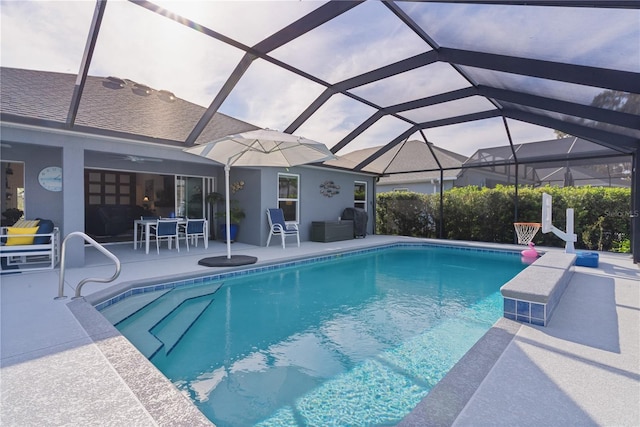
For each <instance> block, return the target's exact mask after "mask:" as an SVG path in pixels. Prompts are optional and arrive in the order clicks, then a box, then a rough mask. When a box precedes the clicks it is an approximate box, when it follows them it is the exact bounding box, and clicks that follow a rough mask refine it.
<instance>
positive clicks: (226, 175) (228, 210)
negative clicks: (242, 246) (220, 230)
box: [224, 165, 231, 259]
mask: <svg viewBox="0 0 640 427" xmlns="http://www.w3.org/2000/svg"><path fill="white" fill-rule="evenodd" d="M229 169H231V167H230V166H229V165H225V166H224V185H225V188H226V190H225V193H227V197H226V200H225V214H226V215H225V223H226V224H225V226H226V230H227V259H231V225H230V224H229V220H230V214H231V208H230V205H231V202H230V200H229V197H230V195H229Z"/></svg>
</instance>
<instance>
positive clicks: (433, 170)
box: [326, 140, 467, 185]
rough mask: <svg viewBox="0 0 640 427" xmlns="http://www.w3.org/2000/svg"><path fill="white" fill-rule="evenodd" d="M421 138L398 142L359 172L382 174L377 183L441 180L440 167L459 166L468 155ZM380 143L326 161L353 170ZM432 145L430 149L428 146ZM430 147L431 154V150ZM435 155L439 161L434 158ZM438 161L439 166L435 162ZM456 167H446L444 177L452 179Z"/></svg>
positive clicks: (373, 152)
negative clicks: (437, 145) (420, 139)
mask: <svg viewBox="0 0 640 427" xmlns="http://www.w3.org/2000/svg"><path fill="white" fill-rule="evenodd" d="M428 144H429V146H427V144H426V143H424V142H422V141H417V140H411V141H406V142H405V143H403V144H398V145H396V146H395V147H393V148H392V149H391V150H389V151H387V152H386V153H384V154H382V155H381V156H380V157H378V158H377V159H375V160H373V161H372V162H371V163H369V164H368V165H367V166H365V167H364V168H363V169H362V171H364V172H372V173H377V174H380V175H389V176H383V177H381V178H380V181H379V184H381V185H392V184H407V183H415V182H426V181H430V180H432V179H438V180H439V179H440V166H441V167H442V168H444V169H455V168H459V167H461V166H462V163H463V162H464V161H465V160H467V158H466V157H465V156H463V155H461V154H458V153H454V152H453V151H449V150H445V149H443V148H440V147H436V146H435V145H433V144H431V143H428ZM382 148H383V146H377V147H370V148H364V149H362V150H356V151H352V152H350V153H346V154H344V155H341V156H340V158H339V159H338V160H333V161H330V162H326V164H329V165H332V166H339V167H345V168H349V169H352V168H354V167H355V166H356V165H358V164H359V163H361V162H362V161H364V160H366V159H367V158H369V157H370V156H372V155H374V154H375V153H376V152H377V151H379V150H380V149H382ZM430 148H431V149H430ZM431 150H433V154H432V152H431ZM434 154H435V156H436V157H437V159H438V161H436V160H435V159H434ZM438 162H439V163H440V166H439V165H438ZM458 173H459V170H445V171H444V178H445V179H455V178H456V177H457V176H458Z"/></svg>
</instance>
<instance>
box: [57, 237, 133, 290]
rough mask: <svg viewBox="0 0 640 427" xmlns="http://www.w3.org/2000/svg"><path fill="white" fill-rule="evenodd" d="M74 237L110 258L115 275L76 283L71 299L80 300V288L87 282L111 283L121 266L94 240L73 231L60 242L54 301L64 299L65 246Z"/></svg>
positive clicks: (113, 256) (112, 255)
mask: <svg viewBox="0 0 640 427" xmlns="http://www.w3.org/2000/svg"><path fill="white" fill-rule="evenodd" d="M75 236H77V237H82V238H83V239H84V241H86V242H89V243H90V244H91V246H93V247H94V248H96V249H97V250H99V251H100V252H102V253H103V254H104V255H106V256H107V257H108V258H110V259H111V260H112V261H113V262H114V264H115V265H116V271H115V273H113V276H111V277H109V278H106V279H104V278H96V277H87V278H86V279H82V280H81V281H80V282H79V283H78V286H77V287H76V292H75V296H74V297H73V299H76V298H81V291H82V287H83V286H84V285H85V283H88V282H96V283H110V282H113V281H114V280H115V279H116V278H117V277H118V276H119V275H120V270H121V265H120V260H119V259H118V257H117V256H115V255H114V254H112V253H111V252H110V251H109V250H107V248H105V247H104V246H102V245H101V244H100V243H98V242H96V241H95V240H93V239H92V238H91V237H89V236H87V235H86V234H85V233H83V232H81V231H74V232H72V233H69V234H67V236H66V237H65V238H64V240H63V241H62V250H61V251H60V252H61V255H60V282H59V285H58V296H57V297H55V298H54V299H64V298H66V296H65V295H64V274H65V267H66V263H65V258H66V246H67V241H68V240H69V239H70V238H71V237H75Z"/></svg>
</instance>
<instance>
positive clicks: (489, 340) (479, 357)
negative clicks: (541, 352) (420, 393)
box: [397, 318, 522, 427]
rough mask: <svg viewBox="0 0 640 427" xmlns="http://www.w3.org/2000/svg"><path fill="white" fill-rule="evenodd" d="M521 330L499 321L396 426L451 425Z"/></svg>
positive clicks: (511, 324)
mask: <svg viewBox="0 0 640 427" xmlns="http://www.w3.org/2000/svg"><path fill="white" fill-rule="evenodd" d="M521 327H522V324H520V323H518V322H514V321H511V320H509V319H505V318H501V319H499V320H498V321H497V322H496V323H495V324H494V325H493V327H492V328H491V329H490V330H489V331H487V333H486V334H484V335H483V336H482V338H480V340H479V341H478V342H477V343H475V344H474V346H473V347H471V349H470V350H469V351H468V352H467V353H466V354H465V355H464V356H463V357H462V359H460V360H459V361H458V363H456V364H455V365H454V366H453V368H451V370H450V371H449V372H448V373H447V374H446V375H445V376H444V378H443V379H442V380H440V381H439V382H438V384H436V386H435V387H434V388H433V389H432V390H431V391H430V392H429V394H427V396H426V397H425V398H424V399H422V400H421V401H420V403H418V405H417V406H416V407H415V408H414V409H413V410H412V411H411V412H410V413H409V414H408V415H407V416H406V417H404V418H403V419H402V421H401V422H400V423H398V424H397V426H398V427H430V426H434V427H435V426H438V427H440V426H450V425H452V424H453V423H454V422H455V420H456V419H457V418H458V415H460V413H461V412H462V410H463V409H464V407H465V406H466V405H467V403H468V402H469V400H470V399H471V398H472V397H473V395H474V394H475V393H476V391H477V390H478V387H480V384H481V383H482V382H483V381H484V379H485V378H486V376H487V375H488V374H489V372H490V371H491V369H493V367H494V365H495V364H496V363H497V361H498V359H499V358H500V357H501V356H502V353H504V351H505V350H506V348H507V346H508V345H509V344H510V343H511V341H512V340H513V339H514V337H515V336H516V334H517V333H518V331H519V330H520V328H521Z"/></svg>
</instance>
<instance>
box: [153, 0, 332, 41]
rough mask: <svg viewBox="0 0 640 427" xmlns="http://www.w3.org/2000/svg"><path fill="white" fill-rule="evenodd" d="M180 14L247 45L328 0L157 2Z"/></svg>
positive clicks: (169, 0) (160, 0) (166, 0)
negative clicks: (293, 0) (292, 0)
mask: <svg viewBox="0 0 640 427" xmlns="http://www.w3.org/2000/svg"><path fill="white" fill-rule="evenodd" d="M154 3H156V4H158V5H159V6H162V7H164V8H166V9H167V10H170V11H172V12H174V13H177V14H178V15H180V16H182V17H185V18H187V19H190V20H192V21H194V22H196V23H198V24H200V25H203V26H205V27H207V28H209V29H212V30H214V31H217V32H219V33H221V34H223V35H225V36H227V37H231V38H232V39H235V40H237V41H239V42H241V43H243V44H245V45H247V46H253V45H255V44H256V43H258V42H259V41H261V40H263V39H265V38H266V37H268V36H270V35H272V34H273V33H275V32H276V31H278V30H280V29H282V28H284V27H286V26H287V25H289V24H291V23H292V22H294V21H296V20H297V19H299V18H301V17H302V16H304V15H306V14H307V13H309V12H311V11H312V10H314V9H317V8H318V7H320V6H321V5H323V4H324V3H326V1H320V0H318V1H316V0H314V1H295V2H291V1H276V2H266V1H242V2H238V1H213V2H208V4H207V7H206V8H203V7H202V3H201V2H196V1H175V0H159V1H154Z"/></svg>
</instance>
